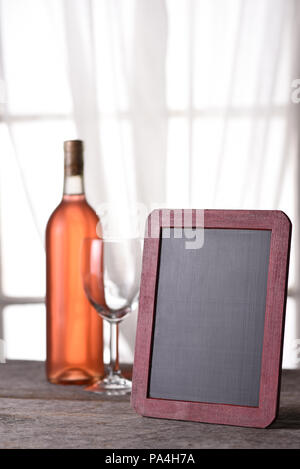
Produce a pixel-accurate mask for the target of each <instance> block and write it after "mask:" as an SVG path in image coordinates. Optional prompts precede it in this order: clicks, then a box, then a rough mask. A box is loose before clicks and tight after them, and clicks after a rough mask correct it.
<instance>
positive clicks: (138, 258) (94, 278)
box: [81, 238, 142, 395]
mask: <svg viewBox="0 0 300 469" xmlns="http://www.w3.org/2000/svg"><path fill="white" fill-rule="evenodd" d="M141 265H142V241H141V239H140V238H134V239H124V240H119V239H118V240H112V239H109V240H103V239H99V238H85V239H84V240H83V242H82V250H81V274H82V281H83V287H84V291H85V293H86V296H87V298H88V299H89V301H90V303H91V304H92V305H93V306H94V308H95V309H96V311H97V312H98V314H99V315H100V316H101V317H102V318H103V319H105V320H106V321H108V322H109V324H110V364H109V366H108V372H107V373H106V375H105V376H104V378H102V379H101V380H100V381H98V382H96V383H94V384H92V385H91V386H88V387H87V388H85V389H86V390H87V391H92V392H96V393H101V394H107V395H122V394H127V393H129V392H130V391H131V381H129V380H128V379H125V378H124V377H123V376H122V374H121V372H120V369H119V347H118V337H119V334H118V333H119V323H120V321H122V319H124V317H125V316H126V315H127V314H129V313H130V312H131V311H132V310H134V309H135V308H136V306H137V302H138V295H139V287H140V277H141Z"/></svg>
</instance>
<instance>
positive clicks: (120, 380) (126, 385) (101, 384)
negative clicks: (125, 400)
mask: <svg viewBox="0 0 300 469" xmlns="http://www.w3.org/2000/svg"><path fill="white" fill-rule="evenodd" d="M84 390H85V391H89V392H95V393H97V394H104V395H106V396H124V395H125V394H129V393H131V381H129V380H128V379H126V378H124V377H123V376H122V375H121V374H118V373H117V374H109V375H107V376H105V377H104V378H103V379H101V380H100V381H97V382H96V383H94V384H92V385H91V386H87V387H86V388H84Z"/></svg>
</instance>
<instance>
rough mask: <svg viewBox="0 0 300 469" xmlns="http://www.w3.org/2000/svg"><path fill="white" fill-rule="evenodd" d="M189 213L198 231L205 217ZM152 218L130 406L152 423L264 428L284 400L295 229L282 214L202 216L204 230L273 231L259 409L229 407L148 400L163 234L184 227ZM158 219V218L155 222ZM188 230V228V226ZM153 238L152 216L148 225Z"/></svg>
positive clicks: (157, 214)
mask: <svg viewBox="0 0 300 469" xmlns="http://www.w3.org/2000/svg"><path fill="white" fill-rule="evenodd" d="M183 212H190V213H189V215H191V217H190V220H191V221H190V223H191V226H192V227H197V226H199V224H198V225H197V222H198V220H199V219H201V217H198V216H197V210H184V211H183ZM150 215H151V216H152V219H151V220H152V221H151V227H152V229H153V218H154V220H157V221H156V222H155V224H156V226H154V231H155V232H156V237H146V238H145V242H144V254H143V269H142V278H141V290H140V303H139V314H138V324H137V334H136V345H135V356H134V367H133V385H132V396H131V403H132V406H133V408H134V409H135V410H136V411H137V412H138V413H139V414H141V415H144V416H149V417H158V418H167V419H176V420H191V421H198V422H206V423H219V424H225V425H238V426H250V427H258V428H265V427H267V426H269V425H270V424H271V423H272V422H273V421H274V419H275V418H276V416H277V412H278V407H279V394H280V377H281V361H282V346H283V331H284V320H285V307H286V297H287V280H288V266H289V253H290V241H291V227H292V224H291V222H290V220H289V218H288V217H287V215H286V214H285V213H284V212H281V211H276V210H274V211H273V210H268V211H264V210H204V227H205V228H229V229H230V228H231V229H255V230H271V231H272V234H271V244H270V259H269V272H268V284H267V297H266V315H265V326H264V339H263V353H262V367H261V380H260V395H259V406H258V407H244V406H236V405H228V404H211V403H203V402H189V401H175V400H168V399H156V398H150V397H148V396H147V394H148V378H149V370H150V363H151V346H152V333H153V323H154V316H155V295H156V283H157V268H158V262H159V246H160V229H161V228H162V227H171V228H172V227H180V226H183V223H182V221H181V222H180V221H178V216H177V217H174V211H173V210H171V211H170V210H165V209H163V210H156V211H154V212H152V214H150ZM153 215H154V217H153ZM185 226H188V225H187V224H186V223H185ZM147 227H148V231H147V232H148V233H150V216H149V217H148V221H147Z"/></svg>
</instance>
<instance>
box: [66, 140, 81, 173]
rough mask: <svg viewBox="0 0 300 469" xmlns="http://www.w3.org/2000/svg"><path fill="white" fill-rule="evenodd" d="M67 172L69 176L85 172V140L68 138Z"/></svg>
mask: <svg viewBox="0 0 300 469" xmlns="http://www.w3.org/2000/svg"><path fill="white" fill-rule="evenodd" d="M64 153H65V172H66V175H67V176H78V175H81V174H82V173H83V141H82V140H66V141H65V142H64Z"/></svg>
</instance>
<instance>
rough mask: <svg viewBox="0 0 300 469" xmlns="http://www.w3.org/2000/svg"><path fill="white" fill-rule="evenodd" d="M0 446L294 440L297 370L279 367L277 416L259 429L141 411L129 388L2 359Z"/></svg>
mask: <svg viewBox="0 0 300 469" xmlns="http://www.w3.org/2000/svg"><path fill="white" fill-rule="evenodd" d="M0 402H1V404H0V448H1V449H3V448H107V449H114V448H125V449H131V448H145V449H146V448H147V449H148V448H150V449H156V448H157V449H162V448H167V449H176V448H181V449H194V448H299V447H300V370H299V371H294V370H291V371H284V372H283V378H282V394H281V406H280V413H279V417H278V419H277V421H276V422H274V423H273V424H272V425H271V427H269V428H268V429H265V430H261V429H254V428H239V427H229V426H222V425H208V424H201V423H194V422H180V421H169V420H159V419H150V418H144V417H141V416H139V415H137V414H136V413H135V412H134V410H133V409H132V408H131V407H130V398H129V396H124V397H119V398H117V397H111V398H108V397H105V398H104V397H100V396H99V395H94V394H91V393H87V392H86V391H84V390H83V389H82V388H80V387H77V386H76V387H75V386H57V385H52V384H49V383H48V382H47V381H46V379H45V373H44V363H41V362H29V361H9V362H7V363H6V364H1V365H0Z"/></svg>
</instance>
